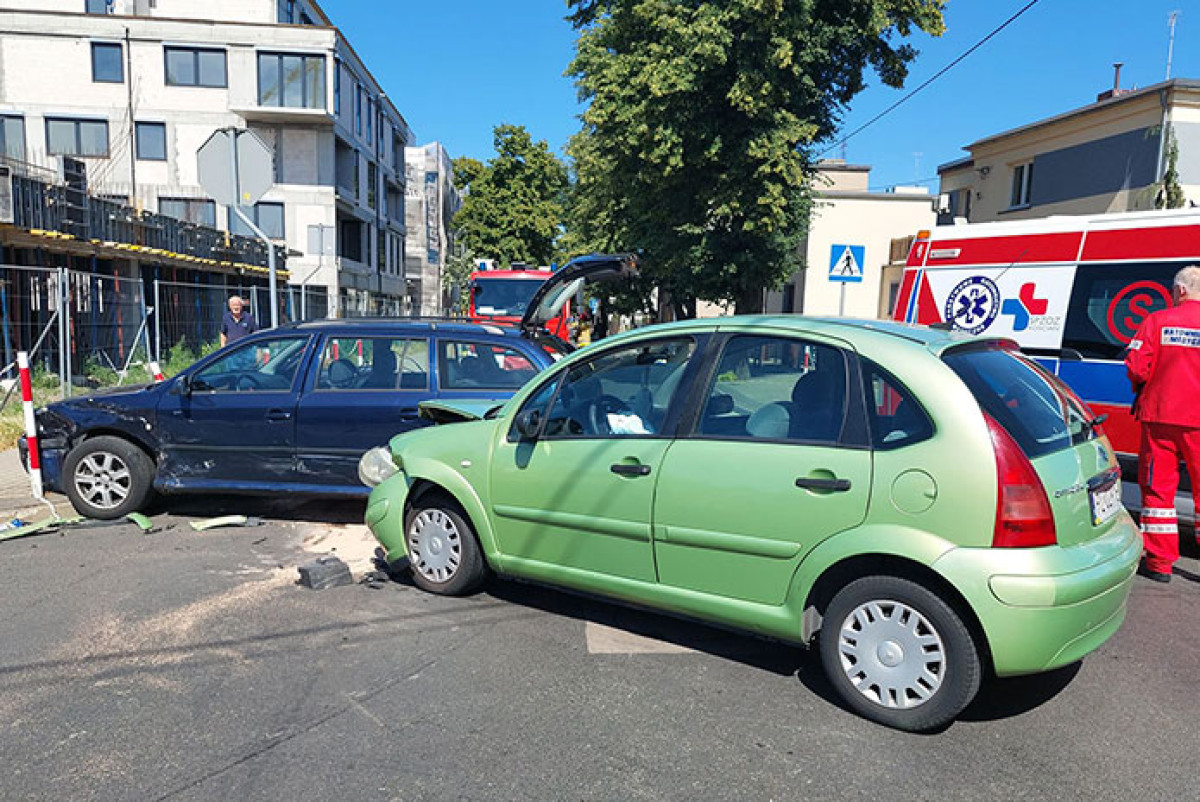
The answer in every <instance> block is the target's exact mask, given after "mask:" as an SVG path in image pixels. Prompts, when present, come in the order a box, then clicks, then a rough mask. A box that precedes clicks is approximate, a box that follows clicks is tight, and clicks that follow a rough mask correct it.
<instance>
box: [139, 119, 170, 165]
mask: <svg viewBox="0 0 1200 802" xmlns="http://www.w3.org/2000/svg"><path fill="white" fill-rule="evenodd" d="M134 127H135V131H136V132H137V157H138V158H139V159H142V160H143V161H159V162H161V161H166V160H167V125H166V123H136V124H135V126H134Z"/></svg>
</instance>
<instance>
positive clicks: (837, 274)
mask: <svg viewBox="0 0 1200 802" xmlns="http://www.w3.org/2000/svg"><path fill="white" fill-rule="evenodd" d="M865 252H866V247H865V246H863V245H834V246H833V247H832V248H831V249H830V253H829V280H830V281H840V282H844V283H847V284H851V283H855V284H857V283H861V282H862V280H863V257H864V255H865Z"/></svg>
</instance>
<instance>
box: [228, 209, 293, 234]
mask: <svg viewBox="0 0 1200 802" xmlns="http://www.w3.org/2000/svg"><path fill="white" fill-rule="evenodd" d="M242 211H243V212H245V213H246V216H247V217H249V218H250V219H251V220H253V221H254V225H256V226H258V227H259V228H260V229H261V230H262V233H264V234H266V235H267V237H269V238H270V239H284V236H285V234H284V228H283V204H282V203H271V202H268V201H263V202H261V203H256V204H254V206H252V207H249V208H247V207H244V206H243V207H242ZM229 233H230V234H240V235H242V236H243V237H255V236H257V234H255V233H254V232H253V231H251V230H250V227H249V226H247V225H246V224H245V223H243V222H242V218H240V217H238V216H237V213H236V212H234V211H233V209H230V210H229Z"/></svg>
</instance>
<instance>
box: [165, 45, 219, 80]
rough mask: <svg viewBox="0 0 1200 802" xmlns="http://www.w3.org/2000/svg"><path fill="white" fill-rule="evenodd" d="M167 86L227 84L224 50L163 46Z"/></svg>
mask: <svg viewBox="0 0 1200 802" xmlns="http://www.w3.org/2000/svg"><path fill="white" fill-rule="evenodd" d="M163 52H164V53H165V55H166V64H167V68H166V69H167V86H203V87H210V88H214V89H222V88H224V87H226V86H228V85H229V80H228V77H227V70H226V65H225V51H224V50H200V49H198V48H194V47H164V48H163Z"/></svg>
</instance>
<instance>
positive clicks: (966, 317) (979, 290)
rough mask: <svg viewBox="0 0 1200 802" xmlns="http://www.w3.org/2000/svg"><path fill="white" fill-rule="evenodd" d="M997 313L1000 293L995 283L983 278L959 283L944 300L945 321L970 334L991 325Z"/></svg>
mask: <svg viewBox="0 0 1200 802" xmlns="http://www.w3.org/2000/svg"><path fill="white" fill-rule="evenodd" d="M999 313H1000V291H999V290H998V289H996V282H994V281H992V280H991V279H990V278H985V277H983V276H971V277H970V278H969V279H966V280H965V281H962V282H959V284H958V286H957V287H955V288H954V289H953V290H951V291H950V297H948V298H947V299H946V321H947V322H948V323H951V324H953V326H954V328H956V329H961V330H962V331H965V332H968V333H970V334H979V333H980V332H981V331H983V330H984V329H986V328H987V327H988V326H990V325H992V321H993V320H995V319H996V315H998V314H999Z"/></svg>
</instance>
